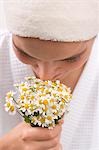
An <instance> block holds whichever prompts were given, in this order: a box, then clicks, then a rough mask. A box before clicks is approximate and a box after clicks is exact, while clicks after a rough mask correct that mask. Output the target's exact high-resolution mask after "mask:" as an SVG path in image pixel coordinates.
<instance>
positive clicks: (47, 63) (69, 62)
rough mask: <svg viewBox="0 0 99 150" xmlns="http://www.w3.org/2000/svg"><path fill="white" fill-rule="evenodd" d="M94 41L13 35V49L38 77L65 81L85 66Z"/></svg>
mask: <svg viewBox="0 0 99 150" xmlns="http://www.w3.org/2000/svg"><path fill="white" fill-rule="evenodd" d="M93 41H94V39H91V40H89V41H84V42H53V41H44V40H39V39H34V38H24V37H19V36H16V35H13V49H14V51H15V54H16V56H17V58H18V59H19V60H20V61H21V62H23V63H25V64H28V65H30V66H31V68H32V70H33V72H34V73H35V75H36V76H37V77H38V78H40V79H42V80H48V79H49V80H56V79H59V80H61V81H64V80H66V78H68V77H69V75H71V74H72V75H73V74H74V73H75V72H76V71H78V70H80V69H81V67H83V66H84V64H85V63H86V61H87V60H88V57H89V54H90V51H91V47H92V44H93Z"/></svg>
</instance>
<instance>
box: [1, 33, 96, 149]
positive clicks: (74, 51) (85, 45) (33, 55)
mask: <svg viewBox="0 0 99 150" xmlns="http://www.w3.org/2000/svg"><path fill="white" fill-rule="evenodd" d="M94 39H95V38H92V39H90V40H88V41H84V42H52V41H43V40H40V39H34V38H24V37H19V36H16V35H13V37H12V40H13V43H14V44H13V50H14V52H15V54H16V57H17V58H18V59H19V60H20V61H21V62H23V63H25V64H27V65H29V66H30V67H31V69H32V70H33V72H34V73H35V75H36V76H37V77H38V78H40V79H42V80H56V79H59V80H60V81H61V82H62V83H64V84H66V85H67V86H70V87H71V88H72V92H73V90H74V88H75V86H76V84H77V82H78V80H79V78H80V75H81V73H82V71H83V69H84V67H85V64H86V62H87V61H88V58H89V56H90V53H91V50H92V45H93V43H94ZM79 53H82V54H81V55H80V56H76V57H73V58H71V57H72V56H73V55H78V54H79ZM64 59H65V60H64ZM63 122H64V121H63V119H62V120H61V121H60V123H59V124H58V125H56V127H55V128H54V129H53V130H48V129H46V128H40V127H39V128H38V127H35V128H33V127H31V126H30V125H29V124H26V123H25V122H22V123H20V124H19V125H17V126H16V127H15V128H14V129H12V130H11V131H10V132H9V133H8V134H6V135H5V136H4V137H3V138H2V139H0V150H4V149H5V150H19V149H22V150H62V145H61V143H60V135H61V131H62V124H63ZM16 133H17V134H16Z"/></svg>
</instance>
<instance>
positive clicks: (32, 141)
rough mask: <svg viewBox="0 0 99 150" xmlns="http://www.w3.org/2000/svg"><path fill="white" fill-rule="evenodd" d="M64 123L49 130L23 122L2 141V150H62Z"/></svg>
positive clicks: (0, 148) (0, 141)
mask: <svg viewBox="0 0 99 150" xmlns="http://www.w3.org/2000/svg"><path fill="white" fill-rule="evenodd" d="M62 123H63V121H60V123H59V124H58V125H56V127H55V128H54V129H53V130H49V129H47V128H42V127H31V126H30V125H29V124H27V123H25V122H22V123H20V124H19V125H18V126H16V127H15V128H14V129H12V130H11V131H10V132H9V133H8V134H7V135H5V136H4V137H3V138H2V139H1V140H0V150H61V149H62V148H61V144H60V135H61V131H62Z"/></svg>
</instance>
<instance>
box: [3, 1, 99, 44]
mask: <svg viewBox="0 0 99 150" xmlns="http://www.w3.org/2000/svg"><path fill="white" fill-rule="evenodd" d="M4 2H5V3H4V7H5V14H6V21H7V26H8V29H9V30H10V31H11V32H12V33H14V34H16V35H20V36H23V37H34V38H40V39H44V40H52V41H84V40H88V39H91V38H92V37H94V36H95V35H97V33H98V32H99V1H98V0H28V1H27V0H22V1H20V0H13V1H11V0H4Z"/></svg>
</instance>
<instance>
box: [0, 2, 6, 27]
mask: <svg viewBox="0 0 99 150" xmlns="http://www.w3.org/2000/svg"><path fill="white" fill-rule="evenodd" d="M5 29H6V23H5V15H4V10H3V0H0V30H5Z"/></svg>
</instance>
